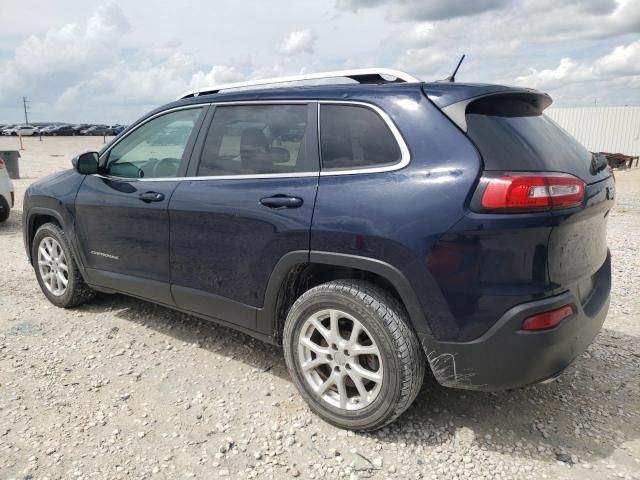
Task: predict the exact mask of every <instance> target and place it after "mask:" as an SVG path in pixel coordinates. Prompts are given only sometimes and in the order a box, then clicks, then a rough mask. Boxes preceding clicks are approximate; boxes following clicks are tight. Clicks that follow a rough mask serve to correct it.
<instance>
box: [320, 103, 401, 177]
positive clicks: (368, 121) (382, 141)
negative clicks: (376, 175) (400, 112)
mask: <svg viewBox="0 0 640 480" xmlns="http://www.w3.org/2000/svg"><path fill="white" fill-rule="evenodd" d="M320 149H321V158H322V170H329V171H331V170H352V169H359V168H372V167H384V166H388V165H394V164H396V163H398V162H399V161H400V160H401V158H402V153H401V151H400V147H399V146H398V143H397V142H396V140H395V138H394V137H393V134H392V133H391V131H390V130H389V127H388V126H387V124H386V123H385V122H384V120H383V119H382V118H381V117H380V115H378V114H377V113H376V112H375V111H373V110H371V109H370V108H367V107H359V106H355V105H321V106H320Z"/></svg>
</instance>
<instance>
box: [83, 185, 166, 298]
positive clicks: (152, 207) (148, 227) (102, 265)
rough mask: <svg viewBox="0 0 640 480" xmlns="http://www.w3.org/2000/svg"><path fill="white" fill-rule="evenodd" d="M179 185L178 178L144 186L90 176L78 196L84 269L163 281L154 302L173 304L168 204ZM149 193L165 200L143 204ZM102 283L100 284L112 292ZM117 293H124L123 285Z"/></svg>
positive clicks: (146, 201) (111, 286)
mask: <svg viewBox="0 0 640 480" xmlns="http://www.w3.org/2000/svg"><path fill="white" fill-rule="evenodd" d="M177 185H178V181H177V180H174V181H157V182H156V181H154V182H141V181H136V180H133V181H128V180H124V179H110V178H104V177H100V176H94V175H89V176H87V178H86V179H85V181H84V182H83V184H82V187H81V188H80V191H79V192H78V196H77V197H76V223H77V228H76V230H77V234H78V237H79V240H80V241H79V244H80V249H81V253H82V256H83V261H84V264H85V266H86V267H87V268H89V269H93V270H98V271H106V272H111V273H117V274H120V275H126V276H130V277H138V278H142V279H148V280H153V281H156V282H162V283H163V287H162V288H161V291H158V292H157V294H156V295H154V298H152V299H153V300H157V301H161V302H163V303H172V302H171V295H170V291H169V253H168V252H169V215H168V211H167V205H168V203H169V199H170V198H171V195H172V193H173V191H174V190H175V188H176V186H177ZM148 192H155V193H158V194H161V195H163V197H164V198H163V199H161V200H159V201H148V200H143V199H142V198H141V197H140V196H141V195H144V194H145V193H148ZM95 275H98V276H99V273H96V274H94V277H95ZM108 278H115V277H112V276H110V277H108ZM104 283H105V281H104V280H103V281H102V284H100V283H99V284H98V285H100V286H104V287H110V288H113V285H106V284H104ZM119 290H124V291H126V289H124V285H123V284H122V283H120V288H119ZM131 293H134V294H135V292H131Z"/></svg>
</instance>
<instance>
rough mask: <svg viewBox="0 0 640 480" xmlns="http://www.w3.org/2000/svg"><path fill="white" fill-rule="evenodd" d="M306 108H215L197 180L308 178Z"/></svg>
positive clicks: (312, 161)
mask: <svg viewBox="0 0 640 480" xmlns="http://www.w3.org/2000/svg"><path fill="white" fill-rule="evenodd" d="M307 108H308V107H307V105H240V106H219V107H216V112H215V115H214V117H213V121H212V122H211V127H210V128H209V133H208V134H207V138H206V141H205V144H204V148H203V152H202V157H201V160H200V165H199V167H198V173H197V175H198V176H229V175H263V174H286V173H299V172H313V171H317V170H318V166H317V159H316V157H314V156H313V155H310V154H308V152H307V149H306V148H305V146H306V134H307Z"/></svg>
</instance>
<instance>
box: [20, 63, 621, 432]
mask: <svg viewBox="0 0 640 480" xmlns="http://www.w3.org/2000/svg"><path fill="white" fill-rule="evenodd" d="M329 77H344V78H346V79H349V80H348V81H349V82H351V83H352V84H344V83H343V84H336V83H335V81H334V82H333V84H325V85H314V86H299V85H297V86H294V85H292V84H290V83H289V84H288V85H286V86H279V87H278V88H262V87H261V86H262V85H263V84H266V83H274V84H275V83H279V82H293V81H301V80H309V79H314V80H315V79H319V78H329ZM550 103H551V99H550V98H549V96H547V95H546V94H544V93H540V92H538V91H535V90H529V89H523V88H511V87H504V86H498V85H472V84H459V83H451V82H443V83H437V82H436V83H423V82H420V81H418V80H417V79H416V78H414V77H411V76H410V75H407V74H404V73H402V72H396V71H391V70H356V71H347V72H336V73H331V74H319V75H309V76H299V77H289V78H286V79H271V80H269V81H266V80H265V81H258V82H252V83H245V84H231V85H224V86H220V87H212V88H207V89H202V90H199V91H196V92H190V93H188V94H186V95H185V96H184V97H182V98H181V99H179V100H178V101H176V102H173V103H170V104H168V105H165V106H163V107H161V108H158V109H157V110H154V111H153V112H151V113H149V114H148V115H146V116H145V117H143V118H142V119H141V120H139V121H138V122H136V123H135V124H133V125H132V126H130V127H129V128H127V130H125V131H124V132H123V133H122V134H121V135H120V136H119V137H117V138H116V139H115V140H113V141H112V142H111V143H110V144H109V145H108V146H106V147H105V148H104V149H103V150H102V151H101V152H99V153H95V152H89V153H85V154H83V155H80V156H79V157H77V158H75V159H74V160H73V165H74V169H72V170H68V171H64V172H60V173H56V174H54V175H52V176H50V177H48V178H45V179H43V180H40V181H38V182H36V183H34V184H33V185H31V186H30V187H29V189H28V191H27V193H26V196H25V203H24V241H25V245H26V248H27V253H28V255H29V260H30V262H31V263H32V265H33V267H34V269H35V272H36V276H37V279H38V282H39V284H40V286H41V288H42V291H43V292H44V294H45V295H46V296H47V298H48V299H49V300H50V301H51V302H52V303H54V304H55V305H58V306H60V307H73V306H76V305H79V304H81V303H82V302H85V301H87V300H89V299H90V298H92V297H93V295H94V294H95V292H96V291H98V292H106V293H113V292H119V293H124V294H127V295H131V296H134V297H138V298H142V299H145V300H150V301H152V302H156V303H159V304H162V305H165V306H168V307H171V308H174V309H177V310H180V311H183V312H187V313H190V314H193V315H196V316H199V317H202V318H205V319H209V320H213V321H216V322H220V323H222V324H225V325H229V326H232V327H234V328H237V329H239V330H241V331H243V332H246V333H248V334H250V335H253V336H255V337H258V338H261V339H263V340H265V341H268V342H272V343H275V344H278V345H282V346H283V348H284V355H285V359H286V364H287V366H288V368H289V371H290V374H291V377H292V379H293V381H294V383H295V384H296V386H297V387H298V389H299V391H300V393H301V394H302V396H303V397H304V398H305V399H306V400H307V401H308V402H309V404H310V406H311V408H312V409H313V410H314V411H315V412H317V413H318V414H319V415H320V416H322V417H323V418H324V419H326V420H328V421H329V422H331V423H333V424H335V425H339V426H341V427H345V428H350V429H356V430H371V429H376V428H379V427H381V426H383V425H385V424H387V423H389V422H391V421H393V420H394V419H395V418H397V417H398V416H399V415H400V414H401V413H402V412H403V411H404V410H405V409H407V408H408V407H409V406H410V404H411V403H412V401H413V400H414V398H415V397H416V395H417V393H418V391H419V390H420V386H421V384H422V380H423V376H424V372H425V370H426V369H427V367H429V368H428V369H429V370H430V371H431V372H432V373H433V375H434V376H435V378H436V379H437V381H438V382H440V383H441V384H442V385H445V386H448V387H455V388H466V389H474V390H495V389H511V388H515V387H521V386H525V385H529V384H532V383H536V382H541V381H547V380H552V379H553V378H555V376H557V375H558V374H559V373H560V372H561V371H562V370H563V369H564V368H565V367H567V366H568V365H569V364H570V363H571V362H572V361H573V360H574V359H575V358H576V357H577V356H578V355H579V354H580V353H581V352H583V351H584V350H585V348H586V347H587V346H588V345H589V343H590V342H591V341H592V340H593V339H594V337H595V336H596V335H597V333H598V331H599V330H600V328H601V326H602V324H603V322H604V319H605V316H606V314H607V310H608V306H609V291H610V277H611V273H610V257H609V253H608V249H607V245H606V223H607V217H608V214H609V211H610V210H611V208H612V206H613V203H614V201H613V199H614V195H615V187H614V179H613V177H612V175H611V172H610V170H609V169H608V167H607V163H606V161H605V159H604V158H602V157H599V156H597V155H594V154H592V153H590V152H589V151H587V150H586V149H585V148H584V147H582V146H581V145H580V144H579V143H578V142H576V141H575V140H574V139H573V138H572V137H571V136H570V135H568V134H567V133H566V132H565V131H564V130H562V129H561V128H560V127H558V126H557V125H556V124H554V123H553V122H552V121H551V120H550V119H549V118H547V117H546V116H545V115H544V114H543V110H544V109H545V108H546V107H547V106H549V104H550Z"/></svg>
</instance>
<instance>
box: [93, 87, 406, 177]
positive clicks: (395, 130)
mask: <svg viewBox="0 0 640 480" xmlns="http://www.w3.org/2000/svg"><path fill="white" fill-rule="evenodd" d="M311 103H315V104H316V108H317V124H316V128H317V133H318V149H319V148H320V143H319V142H320V105H355V106H360V107H365V108H369V109H371V110H373V111H374V112H375V113H377V114H378V116H379V117H381V118H382V120H383V121H384V123H385V124H386V125H387V128H389V130H390V131H391V134H392V135H393V137H394V139H395V141H396V143H397V144H398V147H399V148H400V153H401V156H400V161H399V162H397V163H394V164H392V165H384V166H381V167H367V168H357V169H350V170H327V171H323V170H322V164H321V163H320V165H319V170H318V171H316V172H293V173H264V174H247V175H215V176H206V177H197V176H184V177H162V178H161V177H157V178H134V177H112V176H109V175H103V174H99V173H96V174H93V175H94V176H97V177H102V178H108V179H110V180H120V181H127V182H132V181H137V182H169V181H183V180H189V181H202V180H254V179H256V180H257V179H263V178H303V177H318V176H322V177H332V176H340V175H363V174H369V173H382V172H392V171H395V170H400V169H402V168H404V167H406V166H407V165H409V163H410V161H411V153H410V151H409V147H408V146H407V143H406V142H405V140H404V137H403V136H402V134H401V133H400V130H398V127H397V126H396V124H395V123H394V122H393V120H391V117H389V115H388V114H387V112H385V111H384V110H383V109H382V108H380V107H379V106H377V105H374V104H372V103H369V102H364V101H361V100H317V99H306V100H300V99H296V100H242V101H235V102H207V103H197V104H193V105H184V106H179V107H173V108H169V109H167V110H163V111H161V112H158V113H156V114H154V115H151V116H150V117H148V118H146V119H145V120H144V121H142V122H140V123H139V124H138V125H136V126H135V128H133V129H132V130H130V131H128V132H127V133H126V134H125V135H124V136H123V137H122V138H118V140H117V142H115V143H113V144H112V145H109V146H108V148H107V149H106V150H105V151H104V152H102V153H101V155H100V161H101V162H102V159H103V157H104V156H105V155H108V154H109V152H110V151H111V149H112V148H114V147H115V146H116V145H117V144H118V143H120V142H121V141H122V140H124V139H125V138H126V137H127V136H129V135H130V134H131V133H133V132H135V131H136V130H137V129H138V128H140V127H142V126H143V125H145V124H146V123H147V122H149V121H151V120H153V119H154V118H156V117H159V116H161V115H165V114H167V113H171V112H174V111H178V110H186V109H189V108H207V107H216V106H218V105H219V106H221V107H222V106H233V105H292V104H307V105H308V104H311ZM203 118H204V117H203ZM318 153H320V150H318ZM193 154H194V151H193V150H192V152H191V155H190V157H191V158H189V159H188V162H189V163H190V162H192V161H193V160H194V159H193ZM198 160H199V159H197V160H196V161H198Z"/></svg>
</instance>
